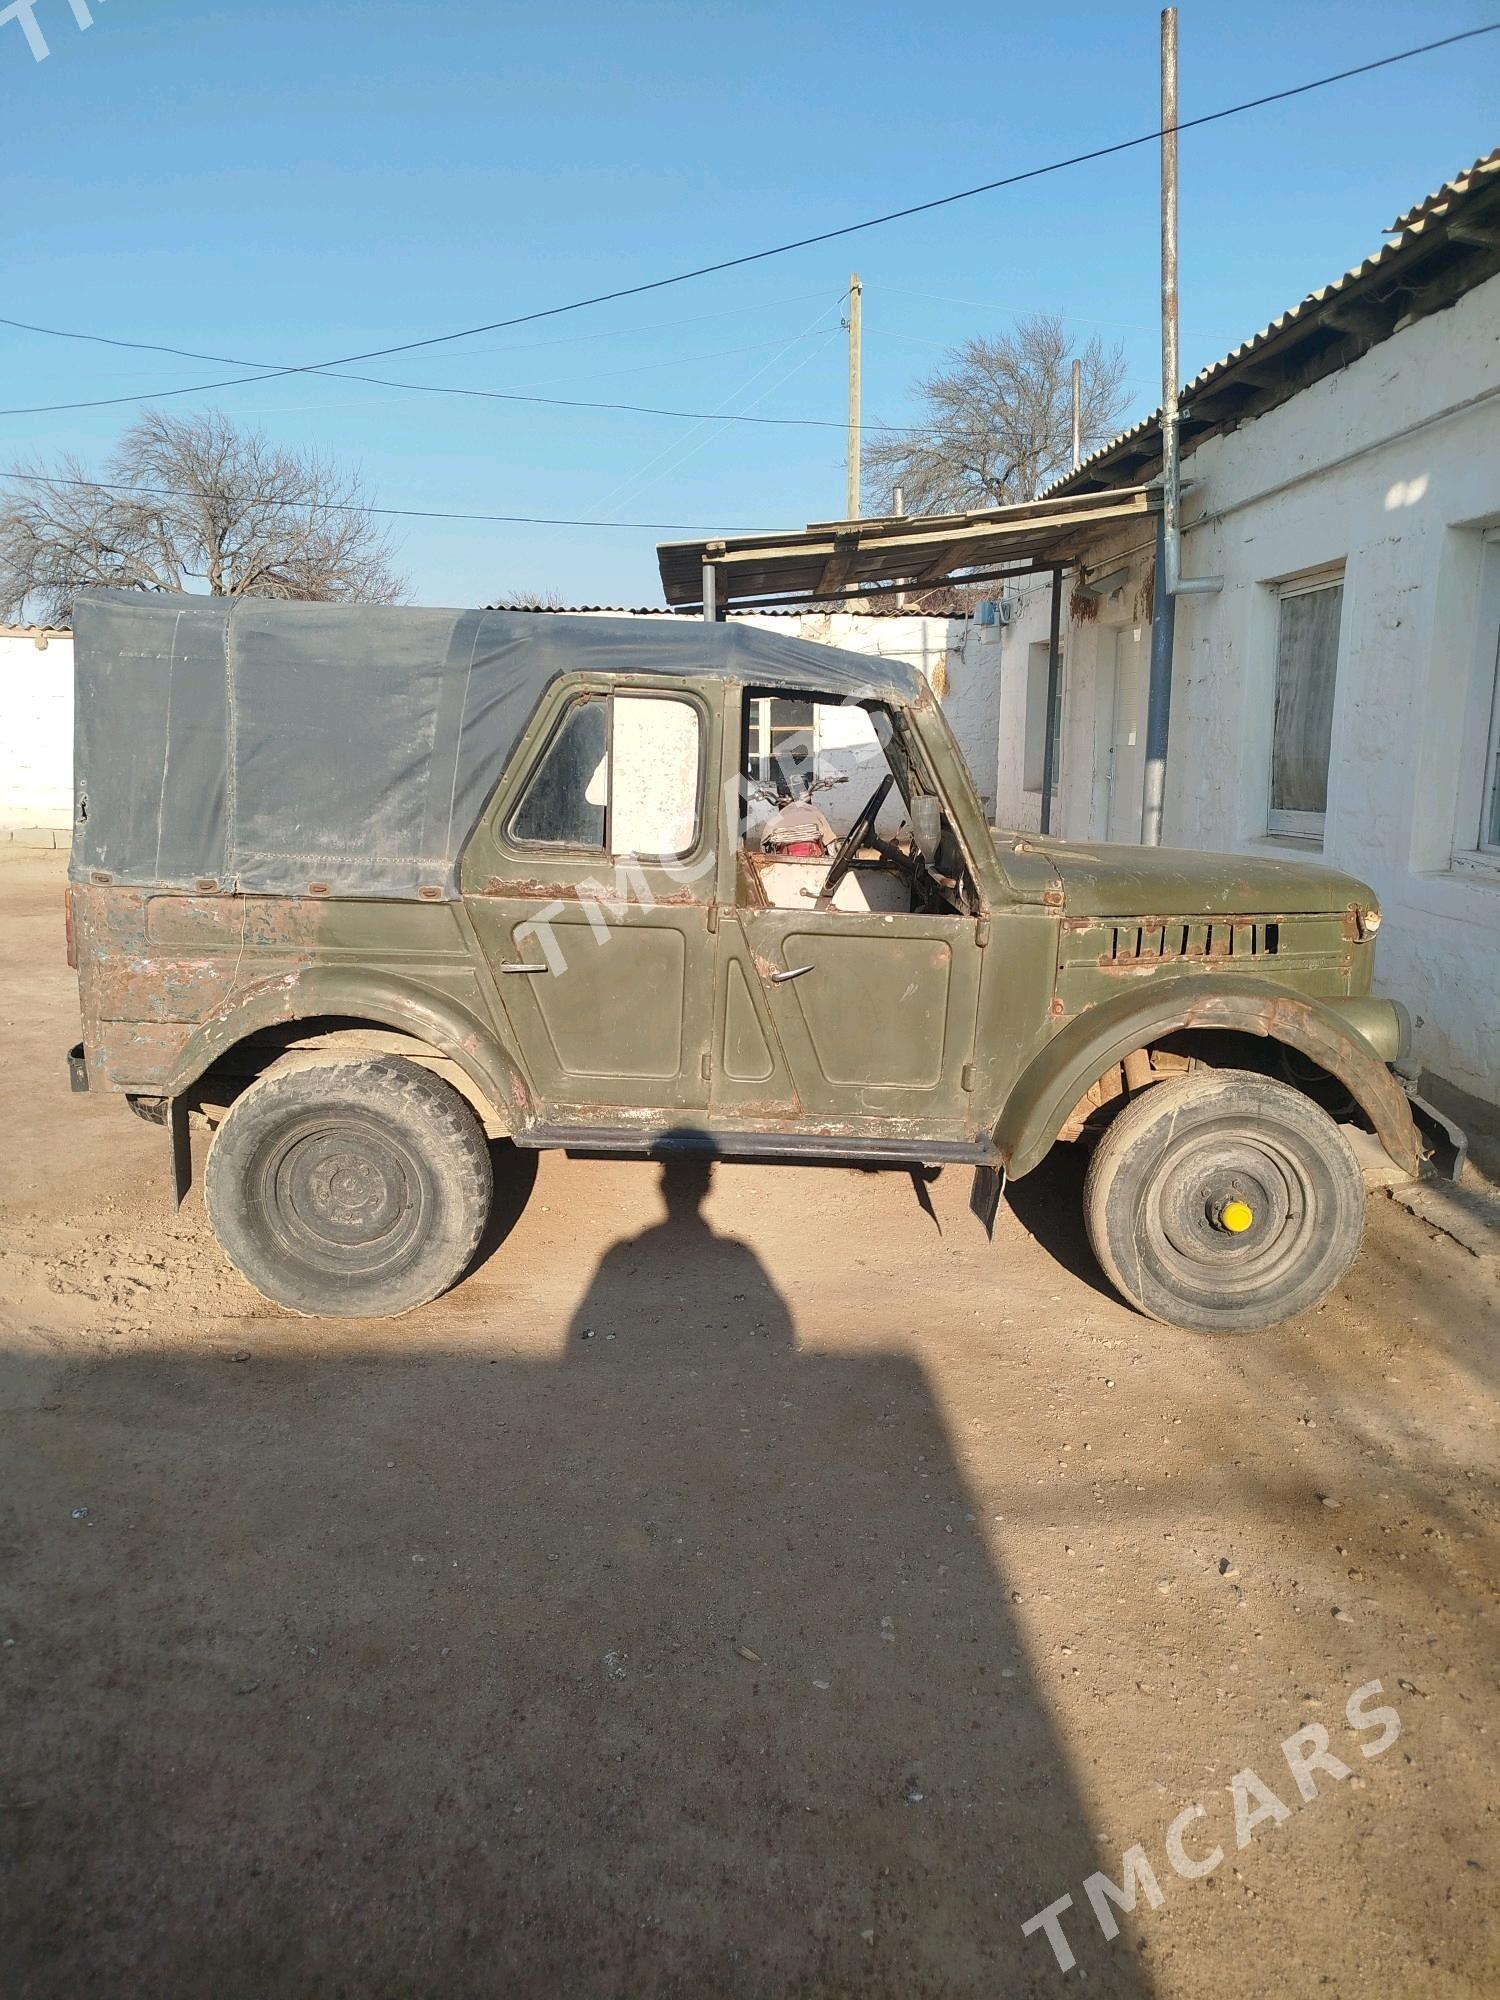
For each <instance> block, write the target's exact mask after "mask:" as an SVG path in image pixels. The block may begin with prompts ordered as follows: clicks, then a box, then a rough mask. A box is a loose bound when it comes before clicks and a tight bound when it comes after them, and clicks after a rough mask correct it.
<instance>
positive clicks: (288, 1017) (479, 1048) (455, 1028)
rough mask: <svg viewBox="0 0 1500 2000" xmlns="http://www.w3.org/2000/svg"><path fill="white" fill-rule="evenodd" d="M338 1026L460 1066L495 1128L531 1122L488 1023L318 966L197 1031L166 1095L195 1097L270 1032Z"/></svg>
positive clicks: (397, 987) (387, 978)
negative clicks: (365, 1030)
mask: <svg viewBox="0 0 1500 2000" xmlns="http://www.w3.org/2000/svg"><path fill="white" fill-rule="evenodd" d="M318 1020H339V1021H343V1022H346V1023H348V1024H351V1025H358V1026H365V1027H371V1028H379V1029H385V1030H388V1031H391V1032H393V1033H395V1034H399V1035H404V1036H407V1037H409V1038H410V1039H411V1040H412V1041H413V1042H414V1043H417V1044H420V1045H421V1046H422V1047H424V1048H426V1049H427V1050H429V1051H430V1052H431V1053H432V1054H434V1055H437V1056H441V1057H443V1058H444V1059H446V1060H447V1061H448V1062H451V1063H453V1064H454V1065H455V1066H456V1067H457V1068H458V1069H459V1070H460V1071H461V1072H462V1073H463V1075H464V1076H465V1077H466V1078H467V1079H468V1081H469V1083H470V1085H471V1086H472V1087H473V1090H474V1091H475V1092H476V1093H477V1094H478V1097H479V1098H480V1100H482V1104H483V1106H486V1107H488V1109H489V1110H490V1112H491V1114H492V1115H493V1117H494V1119H495V1121H496V1123H497V1124H498V1125H500V1126H502V1127H503V1128H504V1130H505V1131H507V1132H509V1133H511V1134H514V1133H515V1132H517V1131H518V1130H519V1129H520V1128H521V1127H522V1126H523V1125H524V1124H526V1123H527V1122H528V1120H529V1118H530V1113H531V1100H530V1094H529V1092H528V1091H527V1088H526V1084H525V1080H524V1078H523V1077H522V1075H521V1073H520V1070H519V1068H518V1067H517V1065H516V1063H515V1062H514V1060H513V1059H512V1057H511V1056H510V1054H509V1052H508V1051H507V1049H506V1048H505V1046H504V1045H503V1043H501V1041H500V1040H499V1039H498V1037H497V1036H496V1035H495V1034H494V1033H493V1031H492V1030H491V1029H490V1028H488V1027H487V1026H486V1025H485V1024H484V1023H483V1022H482V1021H480V1020H479V1019H478V1018H477V1017H476V1016H475V1015H473V1014H472V1013H470V1011H469V1010H468V1008H466V1007H464V1006H462V1005H461V1004H460V1003H459V1002H457V1001H456V1000H453V999H451V998H450V997H449V996H448V995H446V994H442V993H436V992H434V991H433V990H432V988H431V987H429V986H424V985H421V984H419V983H418V982H417V981H416V980H412V979H405V978H402V977H401V976H400V975H399V974H397V973H370V972H365V971H361V972H352V971H351V972H343V971H340V970H339V969H338V968H337V967H330V966H311V967H309V968H308V969H307V970H306V971H303V972H299V973H294V974H289V975H288V976H287V977H286V978H284V979H278V980H276V981H275V982H274V983H273V984H271V985H270V986H263V987H260V988H258V989H256V990H255V991H254V992H252V993H249V994H246V995H245V996H244V997H243V998H242V999H238V1000H236V1001H235V1002H234V1003H232V1004H231V1005H230V1006H227V1007H225V1008H222V1009H220V1011H219V1012H218V1013H216V1014H212V1015H210V1016H209V1018H208V1019H207V1020H206V1021H203V1022H201V1023H200V1024H199V1026H198V1027H197V1028H195V1029H194V1031H193V1033H192V1035H191V1036H190V1037H189V1039H188V1041H187V1042H186V1044H185V1045H184V1047H183V1049H182V1051H181V1053H180V1055H179V1056H178V1058H177V1062H176V1065H175V1067H174V1069H173V1071H172V1075H171V1078H170V1080H169V1082H168V1084H167V1086H166V1089H165V1092H164V1093H163V1094H164V1095H166V1096H167V1097H170V1098H177V1097H181V1096H182V1095H183V1094H184V1093H186V1092H187V1091H189V1090H191V1089H192V1087H193V1086H194V1085H195V1084H196V1083H198V1082H199V1081H200V1080H201V1079H202V1078H203V1077H204V1075H205V1074H206V1073H207V1071H208V1070H209V1069H211V1068H212V1067H213V1065H214V1064H215V1063H217V1062H218V1061H219V1060H220V1059H221V1058H222V1057H223V1056H225V1055H228V1054H229V1053H230V1052H231V1051H232V1050H233V1049H235V1048H237V1047H239V1046H240V1045H241V1044H242V1043H244V1042H247V1041H249V1040H250V1039H251V1038H252V1037H253V1036H255V1035H258V1034H261V1033H263V1032H264V1031H265V1030H267V1029H273V1028H276V1029H279V1028H286V1027H289V1026H295V1024H296V1023H298V1022H300V1021H305V1022H308V1023H312V1022H315V1021H318Z"/></svg>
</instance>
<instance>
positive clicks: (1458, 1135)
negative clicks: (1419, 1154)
mask: <svg viewBox="0 0 1500 2000" xmlns="http://www.w3.org/2000/svg"><path fill="white" fill-rule="evenodd" d="M1406 1099H1407V1102H1408V1103H1409V1104H1410V1106H1411V1115H1412V1122H1413V1123H1414V1124H1415V1126H1416V1128H1417V1131H1418V1132H1419V1133H1420V1134H1421V1139H1422V1150H1423V1151H1424V1152H1425V1153H1426V1155H1427V1166H1428V1168H1429V1170H1430V1171H1431V1172H1432V1173H1434V1174H1436V1175H1437V1176H1438V1178H1439V1179H1440V1180H1445V1181H1456V1180H1457V1179H1458V1177H1459V1175H1460V1174H1461V1173H1462V1172H1463V1170H1464V1161H1465V1159H1466V1158H1467V1157H1468V1151H1469V1139H1468V1134H1467V1133H1466V1132H1465V1131H1464V1130H1463V1129H1462V1127H1461V1126H1458V1125H1455V1124H1454V1122H1453V1120H1452V1119H1451V1118H1445V1117H1444V1116H1443V1114H1442V1112H1441V1111H1439V1110H1438V1109H1437V1108H1436V1106H1434V1105H1431V1104H1429V1103H1428V1102H1427V1100H1426V1098H1425V1097H1418V1096H1417V1094H1416V1092H1415V1091H1414V1090H1409V1091H1407V1093H1406Z"/></svg>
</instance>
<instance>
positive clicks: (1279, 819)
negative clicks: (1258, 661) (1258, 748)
mask: <svg viewBox="0 0 1500 2000" xmlns="http://www.w3.org/2000/svg"><path fill="white" fill-rule="evenodd" d="M1343 602H1344V586H1343V584H1342V582H1339V583H1327V584H1320V585H1318V586H1316V587H1315V588H1313V589H1300V588H1299V589H1294V590H1287V591H1283V593H1282V596H1281V604H1280V622H1279V625H1278V629H1277V637H1276V719H1275V724H1274V728H1273V732H1272V740H1271V817H1270V826H1271V830H1272V832H1288V833H1291V832H1309V833H1316V832H1319V831H1321V828H1322V822H1323V815H1324V813H1325V812H1326V810H1327V807H1328V756H1329V750H1330V748H1331V745H1332V742H1333V688H1334V674H1335V671H1336V669H1337V666H1338V653H1339V616H1340V613H1341V611H1342V609H1343Z"/></svg>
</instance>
